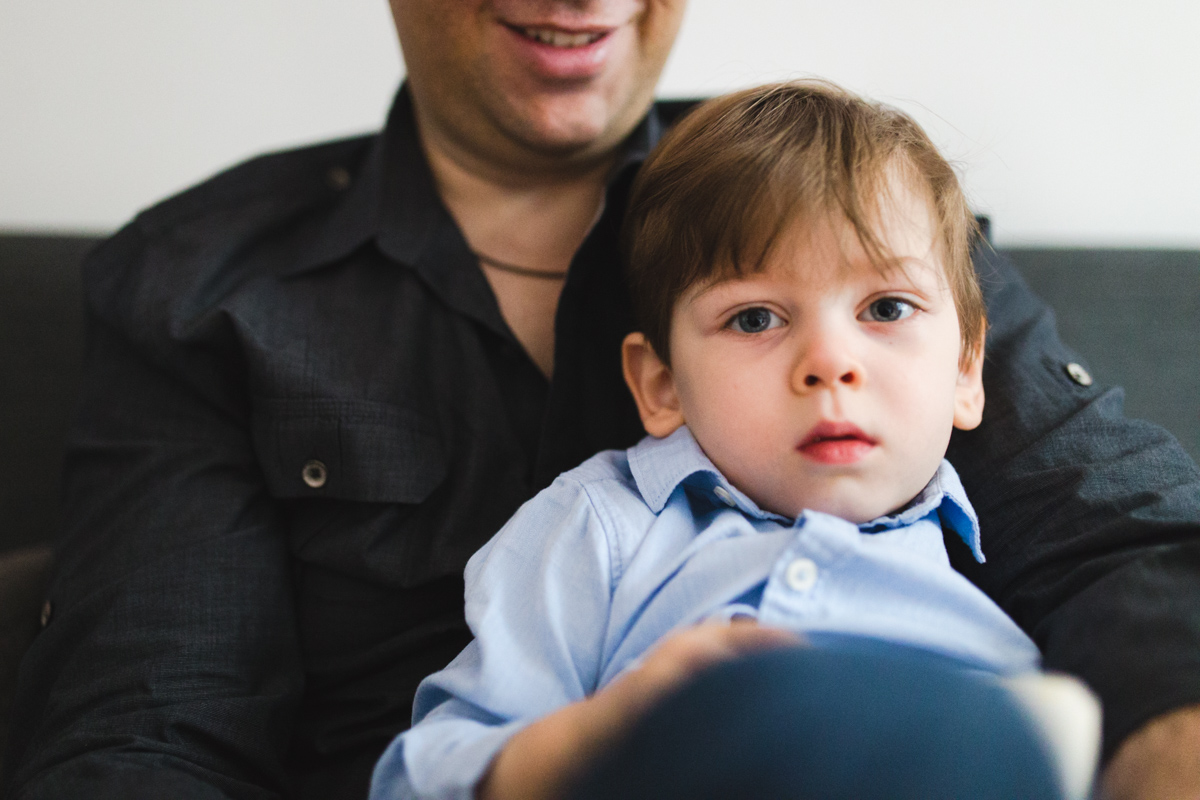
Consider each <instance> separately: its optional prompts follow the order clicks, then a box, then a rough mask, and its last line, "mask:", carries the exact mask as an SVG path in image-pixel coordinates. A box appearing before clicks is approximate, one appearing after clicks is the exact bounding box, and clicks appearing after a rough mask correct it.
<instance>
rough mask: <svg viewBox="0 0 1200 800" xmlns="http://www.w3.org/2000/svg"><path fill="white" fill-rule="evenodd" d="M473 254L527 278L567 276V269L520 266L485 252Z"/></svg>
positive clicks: (560, 277)
mask: <svg viewBox="0 0 1200 800" xmlns="http://www.w3.org/2000/svg"><path fill="white" fill-rule="evenodd" d="M471 255H473V256H475V257H476V258H478V259H479V260H480V261H481V262H483V263H484V264H487V265H488V266H489V267H495V268H496V269H498V270H500V271H501V272H511V273H512V274H514V275H523V276H525V277H526V278H541V279H542V280H544V281H558V280H562V279H563V278H565V277H567V271H566V270H565V269H564V270H562V271H561V272H560V271H558V270H554V271H550V270H540V269H530V268H529V267H519V266H517V265H516V264H509V263H508V262H507V261H500V260H499V259H495V258H492V257H491V256H485V255H484V254H483V253H477V252H475V251H474V250H472V251H471Z"/></svg>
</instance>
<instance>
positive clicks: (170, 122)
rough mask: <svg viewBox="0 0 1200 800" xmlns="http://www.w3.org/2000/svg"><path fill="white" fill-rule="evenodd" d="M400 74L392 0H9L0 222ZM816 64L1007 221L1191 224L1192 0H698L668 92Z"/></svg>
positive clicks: (1118, 242)
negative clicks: (902, 125) (871, 100)
mask: <svg viewBox="0 0 1200 800" xmlns="http://www.w3.org/2000/svg"><path fill="white" fill-rule="evenodd" d="M450 1H451V0H446V2H450ZM400 75H401V65H400V56H399V51H398V48H397V45H396V42H395V37H394V34H393V32H392V27H391V19H390V15H389V13H388V8H387V3H386V0H102V1H98V0H0V229H8V230H60V231H70V230H85V231H104V230H110V229H112V228H114V227H116V226H117V225H119V224H120V223H121V222H122V221H124V220H125V219H126V218H128V217H129V216H130V215H131V214H133V213H134V212H135V211H136V210H137V209H139V208H141V207H144V206H146V205H148V204H150V203H152V202H154V201H155V200H157V199H158V198H161V197H163V196H165V195H167V194H170V193H173V192H175V191H178V190H179V189H182V188H184V187H185V186H187V185H188V184H190V183H193V182H195V181H197V180H199V179H200V178H202V177H204V176H205V175H207V174H210V173H211V172H213V171H215V170H217V169H220V168H222V167H224V166H227V165H230V164H232V163H235V162H237V161H239V160H241V159H243V158H246V157H248V156H250V155H252V154H254V153H257V152H261V151H263V150H267V149H274V148H279V147H284V146H291V145H295V144H299V143H303V142H309V141H316V140H320V139H323V138H328V137H331V136H340V135H346V134H350V133H354V132H358V131H363V130H367V129H371V128H375V127H377V126H378V125H379V124H380V123H381V121H382V119H383V116H384V114H385V112H386V109H387V106H388V105H389V103H390V101H391V95H392V93H393V91H394V89H395V86H396V85H397V82H398V80H399V78H400ZM807 75H819V76H822V77H827V78H830V79H833V80H835V81H837V82H839V83H842V84H844V85H846V86H848V87H849V88H852V89H855V90H857V91H860V92H863V93H866V94H868V95H870V96H872V97H875V98H878V99H883V100H887V101H889V102H892V103H895V104H897V105H900V106H902V107H903V108H905V109H906V110H908V111H910V112H911V113H913V114H914V115H916V116H917V117H918V119H919V120H920V121H921V122H922V123H923V124H924V125H925V126H926V127H927V128H928V129H929V130H930V132H931V133H932V134H933V136H934V138H935V140H936V141H938V143H939V144H940V145H942V147H943V148H944V149H945V151H946V152H947V153H948V154H949V155H950V156H951V157H952V158H954V159H955V160H957V161H958V162H960V163H961V164H962V167H963V173H964V175H965V178H966V185H967V189H968V193H969V195H970V197H971V198H972V201H973V203H974V205H975V206H976V208H978V209H979V210H980V211H982V212H986V213H989V214H991V215H992V218H993V221H994V225H995V232H996V238H997V242H998V243H999V244H1001V245H1007V246H1021V245H1026V246H1029V245H1071V246H1088V245H1090V246H1131V247H1188V248H1200V2H1197V0H1142V2H1138V3H1134V2H1129V1H1128V0H1090V1H1089V0H1004V2H994V1H993V2H986V3H984V2H978V1H977V0H907V1H906V2H900V1H899V0H839V1H838V2H834V0H825V1H824V2H805V0H692V4H691V7H690V8H689V10H688V14H687V17H686V18H685V21H684V27H683V31H682V33H681V35H680V39H679V42H678V45H677V46H676V49H675V52H674V54H673V56H672V59H671V61H670V63H669V64H668V67H667V71H666V75H665V77H664V79H663V82H662V85H661V86H660V94H662V95H664V96H697V95H702V94H712V93H716V92H719V91H722V90H726V89H731V88H736V87H741V86H746V85H750V84H753V83H758V82H762V81H767V80H771V79H776V78H781V77H799V76H807Z"/></svg>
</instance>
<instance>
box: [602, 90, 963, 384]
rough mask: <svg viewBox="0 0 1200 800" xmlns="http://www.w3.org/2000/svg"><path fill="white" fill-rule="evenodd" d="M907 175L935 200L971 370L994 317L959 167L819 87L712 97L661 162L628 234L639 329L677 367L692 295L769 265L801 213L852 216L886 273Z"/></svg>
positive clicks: (888, 113)
mask: <svg viewBox="0 0 1200 800" xmlns="http://www.w3.org/2000/svg"><path fill="white" fill-rule="evenodd" d="M897 175H898V176H899V177H900V178H901V179H902V180H905V181H908V182H909V185H910V188H911V189H913V190H914V191H916V192H917V193H918V194H919V195H922V194H923V195H924V196H925V197H926V198H928V200H929V207H930V213H931V215H932V221H933V226H934V240H935V241H934V243H933V246H934V247H935V251H936V252H937V253H938V255H939V256H940V257H941V259H942V262H943V266H944V269H945V273H946V279H947V282H948V284H949V286H950V290H951V293H952V294H953V296H954V304H955V308H956V310H957V311H958V321H959V327H960V329H961V331H962V345H961V348H960V349H961V354H960V363H961V364H964V365H965V364H966V363H968V362H969V360H970V358H971V357H972V356H973V355H975V354H976V353H977V351H978V348H979V347H980V345H981V342H982V335H983V325H984V319H985V310H984V305H983V298H982V295H981V293H980V290H979V282H978V279H977V278H976V275H975V270H974V267H973V266H972V265H971V245H972V243H973V239H974V237H976V236H978V227H977V225H976V223H975V217H974V215H972V213H971V211H970V209H969V208H968V207H967V203H966V199H965V198H964V197H963V193H962V189H961V188H960V186H959V183H958V177H957V176H956V175H955V173H954V169H953V167H951V166H950V164H949V163H948V162H947V161H946V160H945V159H944V158H942V156H941V154H939V153H938V151H937V148H936V147H934V145H933V143H932V142H931V141H930V140H929V137H928V136H927V135H926V134H925V132H924V131H923V130H921V128H920V126H919V125H917V123H916V122H914V121H913V120H912V119H911V118H910V117H909V116H907V115H906V114H904V113H903V112H901V111H899V110H897V109H894V108H890V107H888V106H885V105H882V104H879V103H872V102H870V101H867V100H864V99H862V98H859V97H856V96H855V95H853V94H850V93H849V92H847V91H845V90H843V89H841V88H839V87H837V86H834V85H832V84H830V83H825V82H818V81H803V82H790V83H780V84H771V85H767V86H760V87H757V88H754V89H747V90H744V91H741V92H736V93H734V94H730V95H726V96H724V97H719V98H716V99H714V100H710V101H709V102H707V103H704V104H703V105H701V106H700V107H698V108H697V109H696V110H695V111H693V112H692V113H690V114H689V115H688V116H687V117H685V118H684V119H683V120H682V121H681V122H680V123H679V124H678V125H677V126H676V127H675V128H674V129H673V130H672V131H671V132H670V133H668V134H667V136H665V137H664V138H663V141H662V142H661V143H660V144H659V146H658V148H657V149H656V150H655V151H654V152H653V153H652V154H651V156H650V158H649V159H647V161H646V163H645V165H644V166H643V167H642V169H641V171H640V172H639V174H638V177H637V180H636V181H635V183H634V186H633V192H632V195H631V198H630V205H629V211H628V215H627V216H626V220H625V229H624V232H623V235H622V241H623V245H622V248H623V250H624V253H625V259H626V268H627V271H628V276H629V281H630V289H631V291H632V294H633V307H634V313H635V314H636V317H637V324H638V325H639V329H640V330H641V331H642V333H644V334H645V336H646V338H647V340H648V341H649V342H650V345H651V347H653V348H654V351H655V353H657V354H658V356H659V358H661V359H662V360H663V362H664V363H666V364H669V363H670V354H669V347H670V326H671V315H672V312H673V311H674V308H675V303H676V302H677V301H678V300H679V298H680V297H682V296H683V294H684V293H685V292H686V291H687V290H688V289H689V288H690V287H692V286H694V285H696V284H698V283H700V282H708V281H712V280H720V279H723V278H727V277H733V276H735V275H742V274H746V273H747V272H754V271H757V270H759V269H761V268H762V267H763V266H764V264H765V262H766V259H767V257H768V256H769V255H770V252H771V248H772V246H773V245H774V243H775V242H776V240H777V239H778V238H779V237H780V235H781V234H783V233H784V232H785V231H786V230H787V228H788V227H789V226H790V225H791V224H792V223H794V222H795V221H796V220H797V219H800V218H812V219H814V220H815V219H821V218H828V217H829V216H830V215H837V216H841V217H844V218H845V219H846V220H847V221H849V223H850V224H851V226H852V227H853V229H854V231H855V233H856V234H857V236H858V239H859V241H860V242H861V243H862V246H863V248H864V250H865V251H866V253H867V255H868V256H869V257H870V258H871V260H872V261H873V262H874V263H875V264H876V266H878V267H879V268H881V269H883V268H885V267H886V266H888V265H889V264H890V262H889V258H890V253H888V251H887V247H886V245H885V243H884V242H882V241H881V240H880V239H879V237H878V235H877V233H876V230H877V225H878V218H879V210H878V209H879V204H880V202H882V201H886V198H887V191H888V186H889V181H890V180H891V179H892V177H893V176H897Z"/></svg>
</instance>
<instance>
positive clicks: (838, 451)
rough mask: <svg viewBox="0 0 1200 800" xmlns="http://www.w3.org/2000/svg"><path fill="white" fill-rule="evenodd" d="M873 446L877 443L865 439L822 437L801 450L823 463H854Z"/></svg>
mask: <svg viewBox="0 0 1200 800" xmlns="http://www.w3.org/2000/svg"><path fill="white" fill-rule="evenodd" d="M873 447H875V445H873V444H871V443H870V442H868V441H865V440H863V439H822V440H821V441H818V442H810V443H808V444H804V445H801V446H800V448H799V450H800V452H801V453H803V454H804V455H805V456H806V457H808V458H810V459H812V460H813V461H816V462H819V463H821V464H853V463H854V462H855V461H858V460H859V459H861V458H862V457H863V456H865V455H866V454H867V453H869V452H870V451H871V449H872V448H873Z"/></svg>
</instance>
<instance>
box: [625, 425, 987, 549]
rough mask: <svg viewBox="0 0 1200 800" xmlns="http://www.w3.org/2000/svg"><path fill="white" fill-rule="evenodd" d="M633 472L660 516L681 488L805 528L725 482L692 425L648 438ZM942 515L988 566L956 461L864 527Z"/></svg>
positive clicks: (637, 448) (632, 458)
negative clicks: (896, 507) (900, 505)
mask: <svg viewBox="0 0 1200 800" xmlns="http://www.w3.org/2000/svg"><path fill="white" fill-rule="evenodd" d="M628 454H629V469H630V472H632V473H633V479H634V481H635V482H636V483H637V488H638V491H639V492H640V493H641V495H642V499H643V500H645V502H646V505H648V506H649V507H650V510H651V511H653V512H654V513H655V514H658V513H660V512H661V511H662V510H663V507H664V506H665V505H666V504H667V500H668V499H670V497H671V494H672V493H673V492H674V491H675V489H676V488H678V487H679V486H680V484H684V485H686V486H689V487H692V488H695V489H699V490H700V491H702V492H705V493H708V494H710V495H711V496H712V497H714V498H715V500H716V502H718V503H723V504H725V505H729V506H732V507H734V508H737V509H738V510H739V511H741V512H742V513H743V514H746V515H747V516H749V517H753V518H755V519H770V520H775V521H777V522H779V523H781V524H784V525H793V524H795V525H799V524H802V523H803V520H804V516H803V515H801V516H800V517H799V518H798V519H796V520H792V519H789V518H787V517H783V516H781V515H779V514H775V513H773V512H770V511H765V510H763V509H761V508H759V507H758V505H757V504H756V503H755V502H754V501H753V500H751V499H750V498H749V497H747V496H746V495H745V494H744V493H743V492H742V491H740V490H739V489H738V488H737V487H735V486H734V485H733V484H731V483H729V481H727V480H726V479H725V476H724V475H722V474H721V472H720V470H718V469H717V468H716V466H715V465H714V464H713V463H712V461H710V460H709V458H708V456H706V455H705V454H704V451H703V450H701V449H700V445H699V444H698V443H697V442H696V440H695V438H694V437H693V436H692V432H691V431H690V430H688V428H687V426H686V425H684V426H681V427H680V428H679V429H678V430H677V431H675V432H674V433H672V434H671V435H670V436H667V437H665V438H662V439H656V438H654V437H653V436H647V437H646V438H644V439H642V441H640V442H638V443H637V444H636V445H634V446H633V447H631V448H629V451H628ZM934 512H936V513H937V515H938V518H939V519H940V521H941V523H942V525H943V526H944V527H946V528H949V529H950V530H952V531H954V533H956V534H957V535H958V537H959V538H960V539H962V540H963V542H965V543H966V545H967V547H969V548H970V549H971V554H972V555H974V556H975V560H976V561H978V562H979V563H981V564H982V563H983V562H984V561H985V560H986V559H985V558H984V555H983V546H982V543H981V540H980V533H979V518H978V517H976V516H975V510H974V509H973V508H971V504H970V503H969V502H967V493H966V490H965V489H963V485H962V481H960V480H959V478H958V473H957V472H955V471H954V468H953V467H952V466H950V462H948V461H946V460H945V459H942V463H941V464H939V465H938V470H937V472H936V473H935V474H934V476H933V478H932V479H931V480H930V481H929V483H927V484H926V485H925V488H924V489H922V490H921V492H920V493H919V494H918V495H917V496H916V497H915V498H913V500H912V501H911V502H910V503H908V504H907V505H905V506H904V507H903V508H901V509H900V510H899V511H896V512H895V513H893V514H887V515H885V516H882V517H877V518H876V519H873V520H871V521H870V522H864V523H862V524H861V525H859V526H858V528H859V530H861V531H863V532H864V533H877V532H879V531H884V530H891V529H894V528H899V527H902V526H905V525H911V524H912V523H914V522H916V521H917V520H919V519H922V518H924V517H927V516H929V514H931V513H934Z"/></svg>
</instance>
